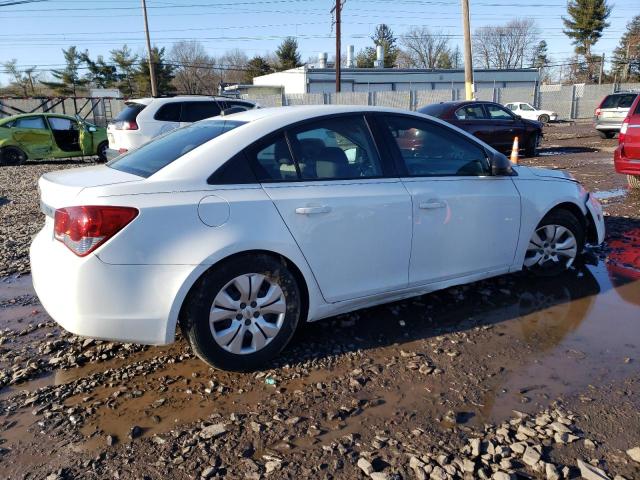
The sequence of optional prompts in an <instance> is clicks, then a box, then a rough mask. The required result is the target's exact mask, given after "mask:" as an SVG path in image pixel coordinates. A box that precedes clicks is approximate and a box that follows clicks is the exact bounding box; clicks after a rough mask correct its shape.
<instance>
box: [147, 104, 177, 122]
mask: <svg viewBox="0 0 640 480" xmlns="http://www.w3.org/2000/svg"><path fill="white" fill-rule="evenodd" d="M181 108H182V104H181V103H180V102H173V103H166V104H164V105H162V106H161V107H160V108H159V109H158V111H157V112H156V114H155V115H154V116H153V119H154V120H158V121H161V122H179V121H180V110H181Z"/></svg>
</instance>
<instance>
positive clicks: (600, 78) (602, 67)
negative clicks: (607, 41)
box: [598, 53, 604, 85]
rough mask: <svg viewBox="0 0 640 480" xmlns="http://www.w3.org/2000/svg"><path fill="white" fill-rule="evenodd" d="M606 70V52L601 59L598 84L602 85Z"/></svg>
mask: <svg viewBox="0 0 640 480" xmlns="http://www.w3.org/2000/svg"><path fill="white" fill-rule="evenodd" d="M603 70H604V53H603V54H602V58H601V59H600V74H599V75H598V85H602V72H603Z"/></svg>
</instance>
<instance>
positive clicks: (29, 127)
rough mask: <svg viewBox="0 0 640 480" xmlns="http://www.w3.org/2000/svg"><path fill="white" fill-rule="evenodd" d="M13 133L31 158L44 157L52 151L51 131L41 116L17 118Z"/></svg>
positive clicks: (12, 129)
mask: <svg viewBox="0 0 640 480" xmlns="http://www.w3.org/2000/svg"><path fill="white" fill-rule="evenodd" d="M11 135H12V137H13V139H14V141H15V142H16V143H17V144H18V145H19V146H20V148H21V149H22V150H23V151H25V152H26V153H27V156H28V157H29V158H44V157H46V156H47V155H49V154H50V153H51V151H52V146H53V138H52V136H51V131H50V130H49V128H48V127H47V124H46V123H45V121H44V119H43V118H42V117H40V116H33V117H22V118H19V119H17V120H16V121H15V123H14V125H13V127H11Z"/></svg>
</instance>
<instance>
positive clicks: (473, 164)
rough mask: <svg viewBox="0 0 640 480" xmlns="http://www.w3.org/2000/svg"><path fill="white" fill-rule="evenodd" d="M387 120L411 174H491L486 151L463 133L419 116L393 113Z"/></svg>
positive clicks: (418, 175)
mask: <svg viewBox="0 0 640 480" xmlns="http://www.w3.org/2000/svg"><path fill="white" fill-rule="evenodd" d="M385 121H386V124H387V127H388V128H389V131H390V132H391V135H392V136H393V138H394V139H395V143H396V145H397V147H398V149H399V150H400V155H401V157H402V160H403V162H404V165H405V167H406V169H407V172H408V174H409V176H417V177H422V176H479V175H488V173H489V168H488V162H487V159H486V154H485V152H484V150H483V149H482V148H480V147H479V146H478V145H475V144H474V143H472V142H471V141H470V140H468V139H466V138H464V136H462V135H461V134H459V133H457V132H454V131H453V130H451V129H449V128H446V127H444V126H441V125H437V124H434V123H431V122H425V121H421V120H419V119H415V118H408V117H399V116H389V117H386V118H385Z"/></svg>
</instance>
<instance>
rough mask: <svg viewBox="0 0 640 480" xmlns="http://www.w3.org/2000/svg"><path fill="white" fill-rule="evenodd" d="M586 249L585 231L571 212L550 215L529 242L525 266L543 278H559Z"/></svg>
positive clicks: (543, 220)
mask: <svg viewBox="0 0 640 480" xmlns="http://www.w3.org/2000/svg"><path fill="white" fill-rule="evenodd" d="M583 247H584V228H583V226H582V224H581V223H580V221H579V220H578V219H577V218H576V217H575V215H574V214H573V213H571V212H569V211H567V210H556V211H553V212H551V213H549V214H548V215H547V216H546V217H544V218H543V219H542V221H541V222H540V224H539V225H538V226H537V227H536V230H535V232H533V235H532V236H531V239H530V240H529V245H528V246H527V252H526V254H525V257H524V267H525V268H526V269H527V270H529V271H531V272H533V273H535V274H537V275H543V276H552V275H558V274H560V273H562V272H563V271H565V270H567V269H569V268H570V267H571V266H572V265H573V263H574V261H575V260H576V258H577V256H578V255H579V254H580V252H582V249H583Z"/></svg>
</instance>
